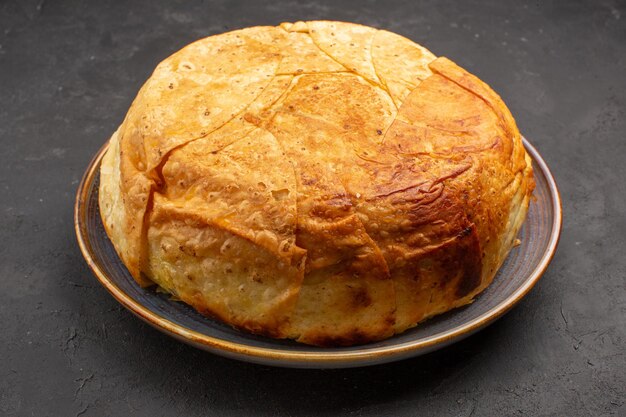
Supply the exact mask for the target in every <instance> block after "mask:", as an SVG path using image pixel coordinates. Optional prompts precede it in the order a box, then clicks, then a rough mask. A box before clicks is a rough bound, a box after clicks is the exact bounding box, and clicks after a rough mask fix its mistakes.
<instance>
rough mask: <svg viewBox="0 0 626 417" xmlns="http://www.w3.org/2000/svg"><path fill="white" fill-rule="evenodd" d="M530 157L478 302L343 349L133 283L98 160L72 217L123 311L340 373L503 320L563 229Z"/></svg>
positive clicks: (550, 185) (187, 333) (253, 356)
mask: <svg viewBox="0 0 626 417" xmlns="http://www.w3.org/2000/svg"><path fill="white" fill-rule="evenodd" d="M524 145H525V146H526V149H527V150H528V152H529V153H530V155H531V157H532V158H533V167H534V169H535V180H536V183H537V188H536V189H535V192H534V195H535V199H534V200H533V201H532V202H531V205H530V210H529V213H528V217H527V220H526V223H525V224H524V227H523V228H522V231H521V235H520V238H521V241H522V243H521V245H520V246H518V247H517V248H514V249H513V250H512V251H511V253H510V255H509V257H508V258H507V260H506V261H505V263H504V265H503V266H502V268H500V271H499V272H498V275H497V276H496V278H495V280H494V281H493V284H492V285H490V286H489V287H488V288H487V289H486V290H485V291H484V292H483V293H482V294H481V295H480V296H479V297H478V298H477V299H476V301H475V302H474V303H473V304H471V305H469V306H467V307H462V308H459V309H456V310H454V311H451V312H448V313H446V314H443V315H441V316H438V317H435V318H434V319H431V320H428V321H427V322H425V323H423V324H421V325H419V326H418V327H416V328H414V329H411V330H408V331H406V332H405V333H402V334H400V335H397V336H394V337H392V338H390V339H387V340H384V341H382V342H377V343H370V344H367V345H363V346H354V347H345V348H332V349H331V348H317V347H312V346H306V345H301V344H298V343H295V342H292V341H283V340H273V339H268V338H265V337H260V336H254V335H251V334H248V333H243V332H240V331H238V330H235V329H233V328H232V327H230V326H228V325H225V324H223V323H220V322H217V321H215V320H212V319H209V318H206V317H204V316H201V315H200V314H198V313H197V312H196V311H195V310H193V309H192V308H191V307H189V306H187V305H186V304H183V303H180V302H175V301H171V300H170V299H169V297H168V296H167V295H164V294H159V293H157V292H155V291H154V290H151V289H142V288H141V287H139V286H138V285H137V284H136V283H135V281H134V280H133V279H132V277H131V276H130V274H129V273H128V271H127V270H126V268H125V267H124V265H123V264H122V262H121V261H120V259H119V258H118V256H117V254H116V253H115V250H114V249H113V245H112V244H111V242H110V241H109V239H108V237H107V235H106V233H105V232H104V228H103V226H102V222H101V220H100V215H99V211H98V178H99V174H98V172H99V168H100V160H101V158H102V155H103V153H104V151H105V150H106V145H105V146H104V147H103V148H102V149H101V150H100V151H99V152H98V154H97V155H96V156H95V157H94V159H93V160H92V161H91V163H90V165H89V167H88V168H87V171H86V173H85V176H84V177H83V180H82V182H81V183H80V185H79V187H78V193H77V196H76V206H75V212H74V216H75V218H74V220H75V226H76V234H77V237H78V243H79V245H80V248H81V251H82V252H83V255H84V257H85V259H86V260H87V262H88V264H89V266H90V268H91V269H92V270H93V272H94V274H95V275H96V277H97V278H98V279H99V280H100V282H101V283H102V285H104V287H105V288H106V289H107V290H108V291H109V292H110V293H111V294H112V295H113V297H115V298H116V299H117V300H118V301H119V302H120V303H121V304H122V305H123V306H124V307H126V308H127V309H129V310H130V311H131V312H133V313H134V314H135V315H137V316H138V317H139V318H141V319H142V320H144V321H146V322H147V323H149V324H150V325H152V326H154V327H156V328H157V329H159V330H161V331H162V332H164V333H166V334H168V335H170V336H173V337H175V338H176V339H179V340H181V341H183V342H185V343H189V344H191V345H193V346H196V347H198V348H200V349H204V350H207V351H209V352H213V353H217V354H220V355H223V356H227V357H231V358H235V359H240V360H245V361H250V362H257V363H263V364H268V365H276V366H289V367H308V368H342V367H353V366H363V365H372V364H378V363H384V362H391V361H396V360H400V359H404V358H408V357H411V356H416V355H421V354H424V353H427V352H431V351H433V350H436V349H439V348H442V347H444V346H446V345H449V344H451V343H453V342H456V341H458V340H461V339H463V338H465V337H467V336H469V335H471V334H472V333H474V332H476V331H478V330H480V329H482V328H483V327H485V326H486V325H488V324H490V323H492V322H493V321H494V320H496V319H497V318H499V317H501V316H502V315H503V314H504V313H506V312H507V311H508V310H509V309H511V308H512V307H513V306H514V305H515V304H516V303H518V302H519V301H520V300H521V299H522V297H524V295H526V293H527V292H528V291H529V290H530V289H531V288H532V287H533V285H534V284H535V283H536V282H537V281H538V280H539V278H540V277H541V274H542V273H543V272H544V271H545V269H546V267H547V266H548V263H549V262H550V260H551V259H552V256H553V255H554V251H555V250H556V246H557V243H558V239H559V234H560V231H561V202H560V199H559V193H558V189H557V187H556V184H555V182H554V179H553V177H552V175H551V173H550V170H549V169H548V167H547V166H546V164H545V162H544V161H543V159H541V156H540V155H539V154H538V153H537V151H536V150H535V148H533V147H532V145H530V144H529V143H528V141H526V140H525V139H524Z"/></svg>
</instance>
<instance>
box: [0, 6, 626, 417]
mask: <svg viewBox="0 0 626 417" xmlns="http://www.w3.org/2000/svg"><path fill="white" fill-rule="evenodd" d="M124 3H125V2H112V1H102V2H92V4H87V3H86V2H78V1H76V2H65V1H54V2H53V1H49V2H43V1H20V2H18V1H4V2H2V3H1V4H0V98H1V101H0V143H1V145H2V152H0V191H1V192H2V194H1V195H2V197H0V213H1V217H0V241H1V242H2V244H1V245H0V283H2V285H3V287H4V291H3V292H4V295H3V298H2V301H1V302H0V415H3V416H4V415H7V416H11V415H19V416H31V415H34V416H61V415H63V416H65V415H68V416H72V415H82V416H103V415H138V416H140V415H141V416H144V415H145V416H160V415H163V416H172V415H206V416H249V415H264V416H265V415H267V416H274V415H275V416H279V415H280V416H299V415H302V416H311V415H322V414H323V415H355V416H404V415H418V414H419V415H453V416H470V415H473V416H482V415H502V416H509V415H511V416H513V415H532V416H552V415H554V416H563V415H567V416H590V415H593V416H609V415H626V404H625V402H626V392H625V387H626V357H625V355H626V341H625V338H626V332H625V329H626V324H625V323H626V288H625V287H626V259H625V258H626V257H625V256H624V253H626V243H625V239H624V233H626V181H625V180H626V164H625V163H624V161H626V141H625V140H624V131H626V114H625V112H626V76H624V74H625V73H626V4H625V3H624V2H619V1H597V2H595V1H588V2H524V1H507V2H493V4H489V3H483V2H458V3H453V2H449V1H439V2H435V1H429V2H420V3H419V4H417V3H415V4H414V2H408V1H407V2H399V1H390V0H388V1H386V2H362V1H354V2H340V1H330V2H313V1H308V2H301V3H298V2H295V1H290V2H282V1H274V2H272V3H268V4H264V3H266V2H254V1H248V2H245V1H232V2H227V1H219V2H218V1H214V2H199V1H190V2H176V3H173V2H170V3H169V4H168V5H160V4H159V3H165V2H157V1H144V2H134V3H132V4H128V5H126V4H124ZM322 18H328V19H336V20H348V21H354V22H361V23H365V24H368V25H372V26H377V27H382V28H387V29H390V30H392V31H396V32H399V33H401V34H404V35H405V36H408V37H409V38H411V39H413V40H415V41H417V42H420V43H423V44H424V45H425V46H427V47H428V48H430V49H431V50H432V51H433V52H434V53H436V54H437V55H444V56H448V57H450V58H452V59H453V60H455V61H456V62H458V63H459V64H460V65H462V66H464V67H465V68H467V69H468V70H470V71H472V72H474V73H475V74H477V75H478V76H480V77H481V78H482V79H483V80H485V81H487V82H488V83H489V84H491V85H492V86H493V87H494V88H495V89H496V90H497V91H498V92H499V93H500V94H501V95H502V96H503V98H504V99H505V101H506V102H507V103H508V105H509V106H510V108H511V110H512V112H513V114H514V115H515V116H516V118H517V121H518V124H519V126H520V129H521V130H522V132H523V133H524V134H525V135H526V136H527V137H528V138H529V139H530V140H531V141H532V142H533V143H534V144H535V145H536V147H537V148H538V149H539V151H540V152H541V153H542V154H543V156H544V157H545V159H546V160H547V162H548V164H549V165H550V166H551V168H552V169H553V171H554V174H555V176H556V178H557V181H558V182H559V185H560V187H561V192H562V196H563V202H564V228H563V235H562V239H561V244H560V247H559V250H558V252H557V254H556V257H555V258H554V261H553V263H552V264H551V266H550V268H549V269H548V271H547V273H546V274H545V276H544V278H543V279H542V280H541V281H540V283H539V284H538V285H537V287H535V289H534V290H533V291H532V292H531V293H530V294H529V295H528V297H527V298H526V299H525V300H524V301H523V302H522V303H521V304H520V305H519V306H518V307H516V308H515V309H514V310H513V311H511V312H510V313H509V314H508V315H506V316H505V317H504V318H503V319H501V320H500V321H498V322H497V323H495V324H494V325H492V326H491V327H489V328H487V329H486V330H484V331H482V332H480V333H478V334H477V335H475V336H473V337H471V338H469V339H467V340H465V341H463V342H460V343H458V344H456V345H454V346H451V347H449V348H446V349H444V350H441V351H439V352H436V353H433V354H430V355H427V356H424V357H420V358H415V359H411V360H407V361H403V362H400V363H395V364H390V365H382V366H377V367H371V368H362V369H352V370H335V371H311V370H289V369H274V368H269V367H263V366H257V365H251V364H247V363H240V362H235V361H231V360H228V359H223V358H221V357H218V356H214V355H211V354H208V353H205V352H201V351H198V350H195V349H193V348H191V347H188V346H186V345H183V344H181V343H179V342H176V341H175V340H172V339H170V338H168V337H166V336H164V335H162V334H160V333H159V332H157V331H156V330H153V329H152V328H149V327H148V326H147V325H145V324H143V323H142V322H140V321H139V320H138V319H136V318H135V317H133V316H132V315H131V314H130V313H129V312H127V311H126V310H124V309H123V308H122V307H120V306H119V305H118V304H117V303H116V302H115V301H114V300H113V298H112V297H110V296H109V295H108V294H107V293H106V291H105V290H104V289H103V288H101V287H100V285H99V284H98V283H97V281H96V279H95V278H94V277H93V276H92V275H91V273H90V272H89V270H88V268H87V266H86V264H85V263H84V262H83V260H82V258H81V255H80V252H79V250H78V247H77V245H76V242H75V238H74V231H73V226H72V206H73V201H74V193H75V190H76V187H77V185H78V181H79V179H80V176H81V174H82V172H83V170H84V168H85V166H86V164H87V163H88V161H89V159H90V158H91V156H92V155H93V153H94V152H95V151H96V150H97V149H98V148H99V147H100V146H101V144H102V143H103V142H104V141H105V140H106V139H107V137H108V136H109V135H110V133H111V132H113V130H114V129H115V128H116V126H117V125H118V124H119V123H120V121H121V120H122V118H123V117H124V114H125V112H126V110H127V109H128V106H129V105H130V102H131V100H132V99H133V97H134V95H135V93H136V92H137V90H138V88H139V87H140V85H141V83H142V82H143V80H145V79H146V78H147V77H148V75H149V73H150V71H151V70H152V69H153V68H154V66H155V65H156V64H157V63H158V62H159V61H160V60H161V59H163V58H165V57H166V56H167V55H169V54H170V53H172V52H173V51H175V50H177V49H178V48H180V47H182V46H183V45H185V44H187V43H189V42H190V41H192V40H195V39H197V38H199V37H203V36H206V35H211V34H214V33H218V32H222V31H226V30H229V29H235V28H239V27H244V26H251V25H257V24H277V23H279V22H281V21H289V20H298V19H322Z"/></svg>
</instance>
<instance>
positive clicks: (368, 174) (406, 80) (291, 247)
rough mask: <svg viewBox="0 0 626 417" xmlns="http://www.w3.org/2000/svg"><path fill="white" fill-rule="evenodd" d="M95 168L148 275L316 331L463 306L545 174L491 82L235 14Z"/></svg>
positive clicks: (232, 319) (156, 85)
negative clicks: (239, 20)
mask: <svg viewBox="0 0 626 417" xmlns="http://www.w3.org/2000/svg"><path fill="white" fill-rule="evenodd" d="M100 174H101V176H100V210H101V214H102V219H103V222H104V225H105V228H106V231H107V233H108V235H109V237H110V238H111V241H112V242H113V244H114V246H115V248H116V250H117V252H118V254H119V255H120V257H121V259H122V260H123V262H124V264H125V265H126V266H127V267H128V270H129V271H130V273H131V274H132V276H133V277H134V278H135V279H136V280H137V281H138V282H139V283H140V284H142V285H151V284H153V283H156V284H158V285H159V286H160V287H161V288H163V289H165V290H166V291H168V292H170V293H172V294H174V295H175V296H176V297H178V298H179V299H180V300H182V301H184V302H186V303H189V304H190V305H192V306H193V307H194V308H196V309H197V310H198V311H199V312H201V313H202V314H206V315H209V316H212V317H215V318H218V319H219V320H223V321H224V322H226V323H229V324H231V325H233V326H235V327H237V328H240V329H245V330H248V331H250V332H254V333H257V334H262V335H267V336H271V337H276V338H291V339H295V340H297V341H300V342H303V343H308V344H314V345H320V346H337V345H352V344H358V343H366V342H370V341H375V340H381V339H384V338H387V337H390V336H392V335H393V334H396V333H400V332H403V331H404V330H406V329H407V328H410V327H412V326H415V325H416V324H417V323H419V322H421V321H423V320H425V319H427V318H429V317H432V316H434V315H436V314H440V313H443V312H445V311H448V310H450V309H453V308H455V307H459V306H462V305H465V304H468V303H470V302H472V300H473V298H474V297H475V296H476V295H477V294H478V293H480V292H481V291H482V290H483V289H484V288H485V287H486V286H487V285H489V283H490V282H491V281H492V280H493V277H494V275H495V274H496V271H497V269H498V268H499V266H500V265H501V264H502V262H503V260H504V259H505V257H506V256H507V254H508V252H509V250H510V249H511V248H512V247H513V245H514V241H515V237H516V235H517V233H518V231H519V229H520V227H521V225H522V223H523V221H524V218H525V216H526V212H527V210H528V204H529V200H530V197H531V193H532V190H533V188H534V182H533V175H532V168H531V161H530V158H529V157H528V155H527V154H526V152H525V150H524V147H523V145H522V141H521V137H520V133H519V131H518V129H517V127H516V125H515V121H514V120H513V117H512V116H511V114H510V112H509V110H508V109H507V107H506V106H505V105H504V103H503V102H502V100H501V99H500V97H499V96H498V95H497V94H496V93H495V92H494V91H493V90H491V89H490V88H489V87H488V86H487V85H486V84H485V83H483V82H482V81H480V80H479V79H478V78H476V77H475V76H473V75H471V74H469V73H468V72H466V71H465V70H463V69H462V68H460V67H458V66H457V65H456V64H454V63H453V62H452V61H450V60H449V59H447V58H442V57H439V58H437V57H435V56H434V55H433V54H432V53H431V52H430V51H428V50H427V49H425V48H423V47H421V46H419V45H417V44H415V43H413V42H411V41H410V40H408V39H406V38H404V37H402V36H399V35H396V34H394V33H391V32H387V31H384V30H377V29H374V28H370V27H366V26H361V25H356V24H351V23H342V22H328V21H313V22H297V23H283V24H281V25H280V26H278V27H253V28H248V29H242V30H237V31H234V32H229V33H225V34H221V35H216V36H211V37H208V38H205V39H202V40H199V41H197V42H195V43H192V44H191V45H189V46H187V47H185V48H183V49H182V50H180V51H179V52H177V53H175V54H174V55H172V56H170V57H169V58H167V59H166V60H165V61H163V62H162V63H160V64H159V65H158V66H157V68H156V70H155V71H154V73H153V74H152V76H151V77H150V79H149V80H148V81H147V82H146V83H145V85H144V86H143V87H142V89H141V91H140V92H139V94H138V95H137V98H136V99H135V101H134V102H133V104H132V106H131V108H130V110H129V111H128V114H127V116H126V119H125V120H124V122H123V124H122V125H121V126H120V128H119V129H118V131H117V132H116V133H115V134H114V135H113V137H112V138H111V140H110V144H109V149H108V151H107V153H106V155H105V157H104V159H103V162H102V168H101V173H100Z"/></svg>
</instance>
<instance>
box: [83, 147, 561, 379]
mask: <svg viewBox="0 0 626 417" xmlns="http://www.w3.org/2000/svg"><path fill="white" fill-rule="evenodd" d="M522 141H523V144H524V147H525V148H526V151H527V152H528V153H529V154H530V156H531V158H532V160H533V161H534V162H535V163H536V164H537V166H538V167H539V169H540V170H541V172H542V173H543V175H544V177H545V178H546V180H547V183H548V191H549V194H550V199H551V205H552V209H553V212H554V217H553V219H552V230H551V232H550V239H549V241H548V247H547V250H546V252H545V253H544V254H543V255H542V257H541V259H540V261H539V262H538V263H537V265H536V266H535V268H534V269H533V271H532V272H531V273H530V275H529V277H528V278H527V279H526V280H525V281H524V283H523V284H522V285H521V286H520V287H518V288H517V289H516V290H515V291H514V292H513V293H512V294H511V295H509V296H508V297H507V298H505V299H504V300H502V301H501V302H500V303H498V304H497V305H496V306H494V307H493V308H491V309H489V310H488V311H486V312H485V313H483V314H481V315H480V316H478V317H476V318H474V319H472V320H469V321H467V322H465V323H463V324H460V325H458V326H455V327H453V328H451V329H448V330H446V331H444V332H442V333H439V334H436V335H433V336H430V337H426V338H423V339H418V340H413V341H408V342H403V343H399V344H396V345H392V346H385V347H378V348H367V347H366V346H367V345H365V346H364V347H363V349H359V347H356V348H355V349H356V350H353V351H350V352H338V351H326V352H324V351H287V350H282V349H280V348H266V347H258V346H251V345H247V344H243V343H237V342H231V341H227V340H223V339H220V338H217V337H213V336H210V335H207V334H204V333H200V332H197V331H195V330H191V329H188V328H186V327H184V326H181V325H178V324H176V323H174V322H172V321H171V320H169V319H167V318H165V317H162V316H159V315H157V314H156V313H155V312H153V311H151V310H149V309H148V308H146V307H145V306H144V305H142V304H141V303H139V302H137V301H135V300H134V299H133V298H132V297H131V296H130V295H128V294H127V293H125V292H124V291H123V290H122V289H121V288H120V287H118V286H117V285H116V284H115V283H114V282H113V281H111V280H110V279H109V278H108V276H107V274H106V273H104V271H103V270H102V268H101V267H100V265H99V264H98V262H97V261H96V259H95V256H94V255H93V253H92V250H91V245H90V242H89V238H88V235H87V226H86V223H87V222H86V221H85V219H86V213H87V205H86V204H85V203H86V202H87V190H88V188H89V187H88V185H90V184H91V183H92V182H93V180H94V178H95V175H96V174H97V173H98V171H99V169H98V168H99V167H100V162H101V160H102V157H103V155H104V153H105V152H106V150H107V148H108V145H109V141H106V142H105V143H104V145H102V147H101V148H100V150H98V152H97V153H96V154H95V155H94V157H93V158H92V159H91V161H90V162H89V165H88V166H87V169H86V171H85V173H84V174H83V177H82V179H81V181H80V183H79V185H78V189H77V191H76V200H75V204H74V228H75V232H76V238H77V240H78V245H79V247H80V250H81V253H82V255H83V257H84V258H85V260H86V262H87V264H88V266H89V268H90V269H91V271H92V273H93V274H94V275H95V276H96V278H97V279H98V281H100V284H101V285H102V286H103V287H104V288H105V289H106V290H107V291H108V292H109V293H110V294H111V295H112V296H113V298H115V299H116V300H117V301H118V302H119V303H120V304H122V305H123V306H124V307H125V308H126V309H128V310H129V311H131V312H132V313H133V314H134V315H136V316H137V317H139V318H140V319H141V320H143V321H144V322H146V323H148V324H150V325H151V326H152V327H154V328H156V329H157V330H160V331H161V332H163V333H165V334H167V335H169V336H172V337H174V338H175V339H178V340H180V341H182V342H185V343H188V344H190V345H192V346H195V347H197V348H200V349H203V350H207V351H210V352H212V353H215V354H219V355H222V356H226V357H230V358H234V359H239V360H243V361H248V362H254V363H261V364H265V365H272V366H283V367H297V368H347V367H357V366H367V365H375V364H380V363H386V362H392V361H396V360H401V359H405V358H408V357H411V356H417V355H421V354H425V353H428V352H431V351H434V350H436V349H439V348H442V347H445V346H447V345H450V344H452V343H454V342H457V341H459V340H462V339H464V338H466V337H468V336H470V335H472V334H474V333H475V332H477V331H479V330H481V329H483V328H484V327H486V326H487V325H489V324H491V323H493V322H494V321H496V320H497V319H498V318H500V317H502V316H503V315H504V314H506V313H507V312H508V311H509V310H510V309H511V308H513V307H514V306H515V305H516V304H517V303H519V302H520V301H521V300H522V298H524V296H525V295H526V294H527V293H528V292H529V291H530V290H531V289H532V288H533V287H534V286H535V284H536V283H537V282H538V281H539V279H540V278H541V276H542V275H543V273H544V272H545V270H546V269H547V267H548V265H549V264H550V262H551V260H552V258H553V257H554V254H555V252H556V248H557V246H558V243H559V239H560V236H561V228H562V222H563V218H562V205H561V196H560V193H559V189H558V186H557V184H556V181H555V179H554V176H553V175H552V172H551V171H550V169H549V168H548V165H547V164H546V163H545V161H544V160H543V158H542V157H541V155H540V154H539V152H538V151H537V150H536V149H535V147H534V146H533V145H531V144H530V142H528V140H527V139H526V138H525V137H522Z"/></svg>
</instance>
